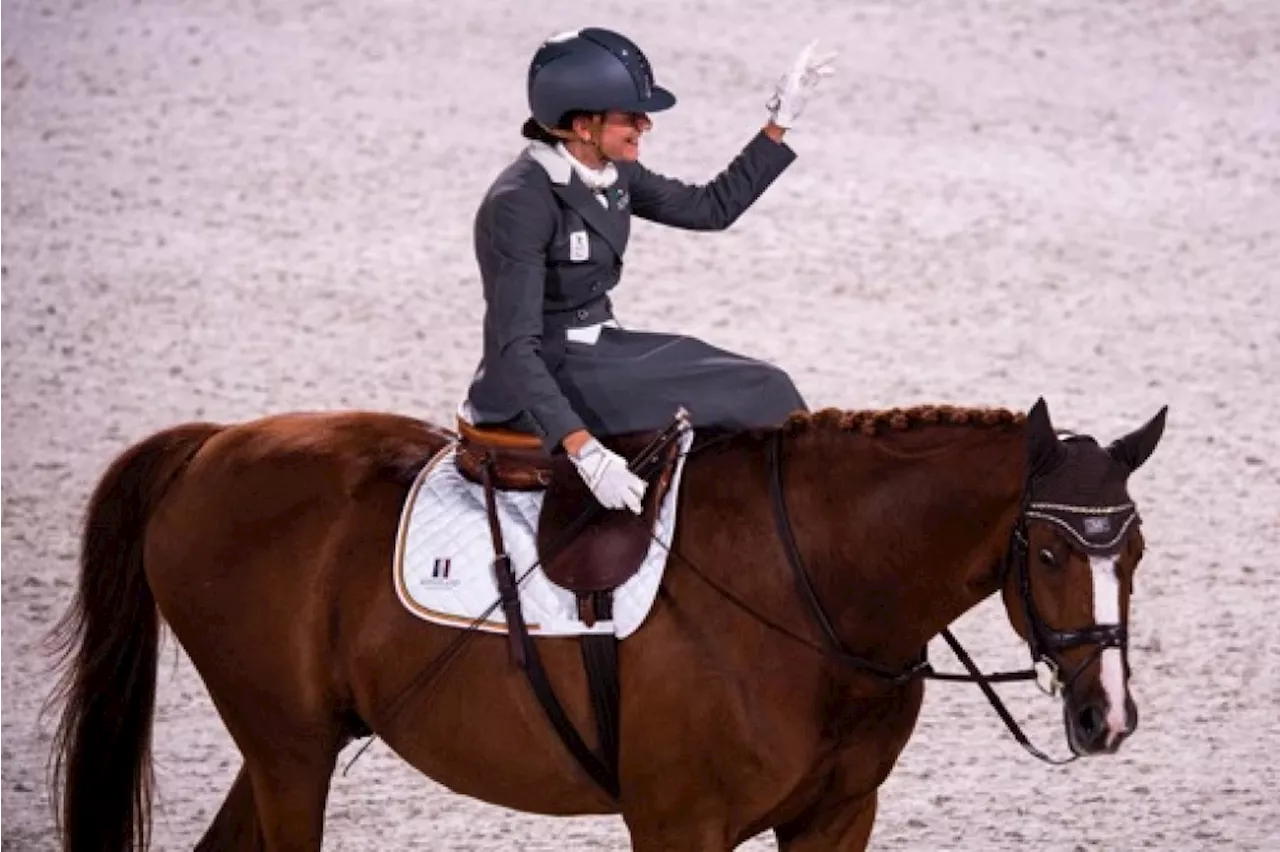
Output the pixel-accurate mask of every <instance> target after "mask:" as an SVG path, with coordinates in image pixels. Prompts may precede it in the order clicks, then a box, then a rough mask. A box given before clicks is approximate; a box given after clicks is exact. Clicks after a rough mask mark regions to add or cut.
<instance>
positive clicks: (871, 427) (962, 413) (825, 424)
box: [782, 405, 1026, 435]
mask: <svg viewBox="0 0 1280 852" xmlns="http://www.w3.org/2000/svg"><path fill="white" fill-rule="evenodd" d="M1025 420H1026V415H1025V414H1023V413H1022V412H1013V411H1008V410H1006V409H1003V408H957V407H955V406H951V405H919V406H915V407H913V408H890V409H886V410H883V411H843V410H841V409H838V408H824V409H822V410H821V411H814V412H805V411H798V412H796V413H795V414H792V415H791V416H790V417H789V418H787V421H786V422H785V423H784V424H782V428H783V431H786V432H792V433H794V432H804V431H807V430H809V429H827V430H835V431H841V432H861V433H862V434H864V435H877V434H883V433H885V432H905V431H907V430H908V429H914V428H917V427H920V426H935V425H953V426H1010V425H1016V424H1019V423H1022V422H1023V421H1025Z"/></svg>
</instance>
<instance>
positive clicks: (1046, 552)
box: [1040, 547, 1058, 568]
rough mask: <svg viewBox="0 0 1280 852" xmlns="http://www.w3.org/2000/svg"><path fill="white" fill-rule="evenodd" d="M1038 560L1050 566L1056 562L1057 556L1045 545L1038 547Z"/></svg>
mask: <svg viewBox="0 0 1280 852" xmlns="http://www.w3.org/2000/svg"><path fill="white" fill-rule="evenodd" d="M1040 561H1041V562H1043V563H1044V564H1045V565H1048V566H1049V567H1050V568H1052V567H1053V566H1055V565H1057V564H1058V557H1056V556H1054V555H1053V551H1052V550H1050V549H1049V548H1047V547H1042V548H1040Z"/></svg>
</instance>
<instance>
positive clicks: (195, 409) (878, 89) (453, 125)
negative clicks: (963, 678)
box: [3, 0, 1280, 852]
mask: <svg viewBox="0 0 1280 852" xmlns="http://www.w3.org/2000/svg"><path fill="white" fill-rule="evenodd" d="M3 9H4V14H3V43H4V66H3V118H4V127H3V131H4V132H3V176H4V183H3V240H4V253H3V429H4V432H3V438H4V442H3V502H4V513H3V556H4V564H3V847H4V849H6V850H9V849H13V850H20V849H21V850H49V849H53V848H54V846H55V840H54V836H53V829H52V818H51V814H50V805H49V801H48V791H47V787H46V784H45V774H44V767H45V761H46V759H47V756H48V748H49V742H50V733H51V730H52V724H53V720H52V719H43V720H41V719H40V718H39V716H38V711H39V708H40V705H41V702H42V701H43V700H44V698H45V696H46V695H47V692H48V688H49V684H50V678H49V675H48V673H47V665H48V663H47V659H46V658H45V657H43V656H42V653H41V644H40V643H41V641H42V639H43V637H44V635H45V634H46V632H47V631H48V629H49V627H50V626H51V625H52V623H53V622H54V620H55V619H56V618H57V617H58V616H59V615H60V614H61V612H62V611H63V609H64V607H65V606H66V604H67V602H68V600H69V598H70V595H71V592H72V583H73V580H74V577H75V574H76V564H75V559H76V554H77V541H78V535H79V523H80V520H81V513H82V512H83V509H84V505H85V502H86V500H87V497H88V494H89V492H90V490H91V488H92V486H93V484H94V483H95V482H96V480H97V477H99V476H100V475H101V473H102V472H103V470H104V469H105V467H106V465H107V464H108V463H109V462H110V460H111V459H112V458H113V457H114V456H115V455H117V454H118V453H120V452H121V451H122V450H123V449H124V448H125V447H126V446H127V445H128V444H130V443H132V442H133V441H135V440H137V439H140V438H142V437H143V436H145V435H147V434H149V433H150V432H152V431H155V430H157V429H160V428H163V427H165V426H168V425H171V424H174V423H177V422H181V421H186V420H193V419H204V418H211V419H217V420H228V421H230V420H239V419H247V418H253V417H256V416H259V415H262V414H266V413H272V412H278V411H285V410H294V409H342V408H373V409H380V410H388V411H397V412H400V413H407V414H412V415H417V416H422V417H426V418H428V419H433V420H437V421H441V422H447V420H448V418H449V415H450V413H451V411H452V409H453V407H454V405H455V404H456V402H457V400H458V399H459V397H460V395H461V394H462V392H463V389H464V388H465V385H466V382H467V380H468V378H469V376H470V373H471V370H472V369H473V367H474V364H475V359H476V358H477V356H478V354H479V337H478V328H479V321H480V315H481V301H480V293H479V286H478V283H477V280H476V275H475V271H474V261H473V258H472V254H471V246H470V227H471V217H472V215H473V213H474V210H475V206H476V204H477V203H478V201H479V199H480V196H481V194H482V192H483V191H484V189H485V187H486V186H487V184H488V182H489V181H490V180H491V179H492V177H493V176H494V174H495V173H496V172H497V170H498V169H500V168H501V167H502V166H503V165H504V164H505V163H506V162H507V161H508V160H509V159H510V158H511V157H513V156H514V155H515V154H516V153H517V151H518V150H519V148H520V145H521V143H520V140H519V138H518V136H517V131H518V127H519V124H520V122H521V120H522V119H523V117H524V114H525V107H524V104H523V98H524V73H525V68H526V64H527V62H528V58H529V56H530V55H531V52H532V50H533V49H534V48H535V47H536V45H537V43H538V42H539V40H540V39H541V38H542V37H544V36H546V35H548V34H550V33H552V32H555V31H557V30H561V29H567V28H570V27H573V26H581V25H586V24H599V25H604V26H611V27H614V28H616V29H619V30H622V31H624V32H626V33H628V34H630V35H631V36H632V37H633V38H635V39H636V40H637V41H639V42H640V43H641V44H642V45H643V46H644V47H645V49H646V51H647V52H648V53H649V56H650V59H651V60H652V62H653V64H654V66H655V69H656V71H657V74H658V78H659V81H660V82H661V83H662V84H664V85H666V86H668V87H670V88H672V89H673V90H675V91H676V92H677V93H678V94H679V96H680V98H681V101H680V104H679V106H678V108H677V109H675V110H673V111H671V112H669V113H666V114H663V115H661V116H659V117H658V124H657V128H656V129H655V131H654V132H653V134H652V135H651V136H650V137H649V138H648V139H647V140H646V142H645V149H644V158H645V161H646V162H647V164H648V165H649V166H650V167H651V168H655V169H657V170H659V171H663V172H666V173H668V174H672V175H675V176H680V177H684V178H686V179H690V180H703V179H706V178H709V177H710V176H712V175H713V174H715V173H716V172H717V171H718V170H719V169H720V168H721V167H723V166H724V164H726V163H727V162H728V161H729V159H730V158H731V157H732V156H733V155H734V154H735V153H736V152H737V151H738V150H739V148H740V147H741V145H742V144H744V143H745V142H746V141H747V140H748V138H749V137H750V136H751V135H752V133H753V132H754V131H755V130H756V129H757V128H758V127H759V125H760V124H761V122H762V121H763V120H764V112H763V109H762V103H763V101H764V100H765V98H766V96H767V94H768V92H769V90H770V87H771V84H772V81H773V80H774V79H775V77H776V76H777V75H778V74H779V73H780V72H781V71H782V70H783V69H784V68H785V67H786V66H787V64H788V63H789V61H790V59H791V58H792V56H793V55H794V53H795V52H796V51H797V50H798V49H799V47H800V46H802V45H803V44H804V43H805V41H807V40H808V39H809V38H811V37H813V36H815V35H820V36H823V37H824V38H825V39H827V40H828V41H829V42H831V43H833V44H834V45H835V46H837V47H838V48H839V49H841V50H842V51H843V55H842V57H841V59H840V61H839V68H840V70H839V75H838V76H837V77H835V78H834V79H832V80H830V81H829V85H828V86H827V88H826V89H825V90H824V92H823V93H822V94H821V95H820V97H819V98H818V99H817V100H816V101H815V102H814V103H813V104H812V105H811V107H810V109H809V111H808V113H807V114H806V115H805V119H804V121H803V123H802V125H801V127H800V128H799V129H797V131H796V132H795V133H793V134H792V137H791V141H792V142H793V144H794V147H795V148H796V150H797V151H798V152H799V153H800V159H799V160H798V161H797V162H796V163H795V165H794V166H793V167H792V168H791V169H790V170H789V171H788V172H787V173H786V174H785V175H784V176H783V178H782V179H781V180H780V181H779V182H778V184H776V185H775V186H774V187H773V188H772V189H771V190H770V191H769V192H768V193H767V195H766V196H765V197H764V198H763V199H762V200H761V201H760V202H759V203H758V205H757V206H756V207H755V208H753V209H752V210H751V211H750V212H749V213H748V214H747V215H746V216H745V217H744V218H743V219H742V220H741V221H740V222H739V223H738V225H737V226H736V227H735V228H734V229H732V230H730V231H729V232H727V233H723V234H685V233H681V232H677V231H674V230H670V229H663V228H659V227H657V226H652V225H648V224H643V223H637V225H636V226H635V228H634V230H633V241H632V245H631V250H630V252H629V254H628V270H627V275H626V280H625V282H624V285H623V286H622V287H621V288H620V290H618V291H617V292H616V296H617V299H616V302H617V307H618V310H619V313H620V315H621V316H622V318H623V319H624V321H625V322H627V323H628V324H630V325H632V326H636V327H649V328H661V329H678V330H682V331H685V332H687V333H690V334H696V335H699V336H702V337H704V338H706V339H708V340H710V341H712V342H714V343H717V344H720V345H723V346H727V347H730V348H736V349H739V350H743V351H747V352H750V353H752V354H754V355H757V356H760V357H764V358H767V359H770V360H773V361H775V362H777V363H779V364H781V365H783V366H784V367H786V368H787V369H788V370H789V371H790V372H791V373H792V374H793V375H794V377H795V378H796V381H797V383H798V384H799V386H800V387H801V390H802V391H803V392H804V393H805V395H806V396H807V398H808V399H809V401H810V404H811V405H814V406H826V405H834V406H840V407H848V408H880V407H888V406H894V405H908V404H914V403H934V402H952V403H959V404H982V405H1001V406H1007V407H1010V408H1017V409H1026V408H1027V407H1029V406H1030V405H1031V404H1032V403H1033V402H1034V401H1035V399H1036V398H1037V397H1038V396H1041V395H1043V396H1044V397H1046V398H1047V400H1048V401H1049V404H1050V407H1051V410H1052V411H1053V413H1054V415H1055V420H1056V422H1057V423H1058V425H1060V426H1065V427H1071V428H1076V429H1079V430H1081V431H1085V432H1089V433H1092V434H1095V435H1097V436H1099V437H1100V438H1102V439H1104V440H1110V439H1112V438H1114V437H1117V436H1118V435H1120V434H1121V433H1123V432H1126V431H1128V430H1130V429H1132V428H1134V427H1136V426H1138V425H1139V424H1140V423H1142V422H1143V421H1145V420H1146V419H1147V418H1148V417H1150V416H1151V415H1153V414H1154V413H1155V412H1156V411H1157V410H1158V409H1159V407H1160V406H1161V405H1164V404H1168V405H1169V406H1170V416H1169V427H1168V431H1167V432H1166V435H1165V438H1164V441H1163V443H1162V445H1161V446H1160V448H1159V450H1158V451H1157V453H1156V455H1155V456H1154V458H1153V459H1152V461H1151V462H1150V463H1149V464H1148V466H1147V467H1146V468H1144V469H1143V470H1142V471H1141V473H1140V474H1139V475H1137V476H1136V477H1135V478H1134V481H1133V483H1132V490H1133V492H1134V494H1135V496H1136V497H1137V499H1138V501H1139V506H1140V508H1141V509H1142V510H1143V512H1144V520H1145V530H1146V536H1147V540H1148V543H1149V552H1148V557H1147V559H1146V561H1145V562H1144V564H1143V568H1142V571H1141V572H1140V576H1139V582H1138V588H1137V593H1136V597H1135V600H1134V605H1133V626H1132V635H1133V640H1132V641H1133V663H1134V691H1135V695H1136V697H1137V699H1138V701H1139V704H1140V708H1141V711H1142V714H1143V715H1142V727H1141V729H1140V730H1139V732H1138V733H1137V735H1136V736H1135V737H1134V738H1133V739H1132V740H1131V741H1130V743H1129V744H1128V745H1127V746H1126V747H1125V749H1124V750H1123V752H1122V753H1121V754H1119V755H1117V756H1115V757H1111V758H1107V759H1098V760H1093V761H1086V762H1080V763H1077V764H1075V765H1072V766H1070V767H1068V768H1065V769H1052V768H1046V767H1043V766H1040V765H1038V764H1037V763H1035V762H1034V761H1032V760H1031V759H1030V758H1029V757H1026V756H1025V755H1024V754H1023V753H1022V751H1021V750H1020V749H1019V747H1018V746H1017V745H1016V744H1015V743H1014V742H1013V741H1012V740H1011V739H1010V738H1009V736H1008V735H1007V734H1006V733H1005V732H1004V730H1003V728H1002V727H1001V726H1000V724H999V722H998V720H997V719H996V718H995V716H994V715H993V714H992V713H991V712H990V711H989V710H988V709H987V707H986V704H985V702H984V701H983V699H982V698H981V696H980V694H979V693H978V692H977V690H976V689H973V688H971V687H964V686H948V685H939V686H934V687H931V688H930V690H929V695H928V698H927V700H926V704H925V710H924V714H923V717H922V719H921V721H920V724H919V727H918V729H917V732H916V735H915V738H914V739H913V741H912V742H911V744H910V745H909V746H908V748H907V750H906V752H905V753H904V754H903V756H902V759H901V761H900V763H899V766H898V768H897V770H896V772H895V773H894V774H893V776H892V777H891V778H890V780H889V782H888V783H887V784H886V785H885V787H884V788H883V791H882V798H881V812H880V817H879V821H878V825H877V829H876V833H875V835H874V837H873V848H876V849H913V850H914V849H956V850H988V849H1022V848H1035V849H1038V850H1043V852H1053V850H1077V849H1108V850H1110V849H1137V848H1143V849H1268V848H1270V849H1275V848H1280V828H1277V822H1278V821H1277V817H1280V805H1277V801H1278V799H1277V797H1276V793H1275V790H1276V789H1277V784H1278V782H1280V771H1278V770H1277V768H1276V765H1277V764H1276V754H1277V751H1278V749H1280V721H1278V720H1277V706H1278V699H1280V626H1278V622H1277V618H1276V610H1277V604H1278V603H1280V595H1278V590H1280V583H1278V582H1277V579H1276V578H1277V571H1278V570H1280V566H1277V564H1276V559H1275V554H1276V552H1277V550H1278V548H1280V466H1278V462H1277V459H1278V458H1280V437H1277V428H1276V414H1277V407H1278V406H1277V402H1276V398H1277V393H1278V392H1280V381H1277V378H1278V376H1277V372H1278V368H1277V363H1280V296H1278V295H1277V285H1278V283H1280V281H1278V278H1280V275H1278V274H1277V271H1276V270H1277V266H1280V231H1278V229H1280V226H1278V225H1277V223H1280V4H1276V3H1275V2H1274V0H1245V1H1244V2H1230V3H1217V2H1173V0H1170V1H1169V2H1158V1H1157V0H1136V2H1129V3H1123V4H1121V3H1107V2H1101V0H1098V2H1068V0H1063V2H1055V3H1035V4H1032V3H1021V2H1005V3H1001V2H944V0H921V2H880V3H872V2H833V0H828V2H823V0H794V1H793V2H789V3H786V4H774V3H768V2H763V0H743V2H738V3H734V4H732V5H730V4H727V3H724V4H721V3H713V2H709V0H702V2H695V0H650V2H647V3H642V4H634V3H622V2H616V0H602V2H597V3H595V4H593V5H592V6H591V7H590V9H589V12H588V11H584V10H581V9H579V10H578V11H577V12H575V11H573V10H572V9H570V8H569V6H568V5H566V4H559V3H532V2H515V0H510V2H501V3H499V2H494V3H477V4H473V8H470V9H468V8H465V7H464V6H463V5H462V4H456V3H451V4H445V3H432V2H421V3H409V2H364V3H336V2H302V0H276V2H269V3H268V2H228V3H222V2H191V0H170V1H169V2H128V3H126V2H112V1H111V0H99V1H98V2H93V3H89V2H65V0H27V2H8V0H5V2H4V7H3ZM958 632H959V633H960V634H961V636H962V638H963V639H965V640H966V642H967V643H968V644H969V645H970V647H971V650H972V651H973V652H974V653H975V654H976V655H977V656H978V657H979V658H980V660H981V661H982V662H983V663H984V664H986V665H989V666H991V667H993V668H994V667H1000V666H1011V665H1017V664H1019V663H1021V662H1022V660H1023V653H1024V652H1023V649H1022V646H1021V645H1020V643H1019V642H1018V641H1017V640H1016V637H1014V635H1013V633H1012V631H1011V630H1010V629H1009V627H1008V626H1007V623H1006V621H1005V618H1004V614H1003V612H1002V610H1001V609H1000V608H998V607H997V606H995V605H994V604H986V605H983V606H982V607H979V608H978V609H977V610H976V611H975V612H973V613H971V614H970V615H969V616H967V617H966V618H965V619H963V620H962V621H961V623H960V624H959V625H958ZM168 647H169V648H170V649H171V650H170V651H169V652H168V653H166V655H165V657H164V662H163V664H162V666H161V680H160V687H159V690H160V693H159V707H158V714H157V724H156V732H155V743H156V759H157V770H158V779H159V798H158V800H157V807H156V844H155V846H156V848H158V849H165V850H168V849H183V848H190V847H191V845H192V844H193V843H194V842H195V840H196V839H198V837H199V836H200V834H201V833H202V832H203V830H204V828H205V827H206V825H207V823H208V821H209V819H210V818H211V816H212V814H213V812H214V811H215V810H216V809H217V807H218V806H219V804H220V803H221V800H222V796H223V795H224V793H225V791H226V789H227V787H228V785H229V784H230V781H231V778H232V777H233V775H234V773H235V771H236V769H237V767H238V765H239V756H238V754H237V753H236V751H235V749H234V747H233V745H232V743H231V741H230V739H229V737H228V736H227V734H226V733H225V731H224V729H223V728H222V726H221V724H220V722H219V720H218V718H217V716H216V714H215V713H214V711H213V709H212V706H211V705H210V703H209V700H208V697H207V695H206V694H205V692H204V689H203V686H202V685H201V683H200V681H199V679H198V678H197V676H196V675H195V673H194V671H193V670H192V669H191V667H190V665H189V664H188V663H187V661H186V660H185V658H184V657H183V656H182V655H181V653H180V652H178V651H174V650H172V649H173V647H174V646H173V645H172V644H171V645H169V646H168ZM936 654H937V656H938V657H939V658H940V659H946V654H945V650H944V649H938V651H937V652H936ZM1004 693H1005V695H1006V696H1007V697H1008V698H1009V699H1010V701H1011V703H1012V706H1013V708H1014V710H1015V712H1016V713H1017V714H1018V715H1019V716H1020V717H1021V718H1023V719H1025V720H1026V721H1027V723H1028V725H1029V728H1030V730H1031V732H1032V733H1033V735H1034V736H1035V737H1036V738H1037V739H1038V740H1039V741H1040V742H1042V743H1044V744H1046V745H1047V746H1048V747H1049V748H1050V750H1052V751H1054V752H1055V753H1062V752H1064V751H1065V742H1064V741H1063V738H1062V731H1061V724H1060V721H1059V715H1058V714H1059V711H1058V708H1057V706H1056V705H1055V704H1054V703H1053V702H1052V701H1050V700H1048V699H1045V698H1042V697H1041V696H1040V695H1039V693H1037V692H1035V690H1034V689H1033V688H1031V687H1029V686H1024V687H1008V688H1006V689H1005V690H1004ZM348 754H349V753H348ZM344 759H345V757H344ZM626 846H627V841H626V835H625V833H624V831H623V829H622V825H621V822H620V821H619V820H617V819H595V818H593V819H574V820H555V819H546V818H539V817H533V816H528V815H524V814H517V813H511V812H507V811H504V810H500V809H497V808H494V807H491V806H488V805H484V804H481V803H478V802H475V801H472V800H468V799H464V798H462V797H459V796H455V795H453V794H451V793H449V792H448V791H447V790H444V789H443V788H441V787H439V786H437V785H435V784H433V783H432V782H430V781H429V780H427V779H426V778H424V777H422V776H420V775H418V774H416V773H415V772H414V771H412V770H411V769H409V768H408V767H407V766H405V765H404V764H402V763H401V762H400V761H399V760H398V759H397V758H395V757H394V756H393V755H392V754H391V753H390V752H389V750H387V749H386V748H385V746H382V745H381V744H377V745H375V746H374V747H373V748H372V749H371V750H370V752H369V753H368V754H367V755H365V757H364V758H362V759H361V760H360V762H358V763H356V764H355V766H354V767H353V768H352V770H351V772H350V774H349V775H347V776H339V777H338V778H337V779H336V780H335V783H334V788H333V792H332V795H331V798H330V807H329V811H328V824H327V838H326V849H332V850H364V849H382V848H407V849H453V850H487V849H510V848H522V849H530V850H560V849H597V848H603V849H624V848H626ZM748 846H749V847H750V848H756V849H769V848H773V841H772V839H771V838H760V839H757V840H754V841H752V842H751V843H750V844H748Z"/></svg>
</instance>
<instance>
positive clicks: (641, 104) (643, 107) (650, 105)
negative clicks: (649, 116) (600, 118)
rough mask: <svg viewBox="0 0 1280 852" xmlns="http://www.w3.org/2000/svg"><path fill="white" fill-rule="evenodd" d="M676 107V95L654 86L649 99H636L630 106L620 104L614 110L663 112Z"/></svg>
mask: <svg viewBox="0 0 1280 852" xmlns="http://www.w3.org/2000/svg"><path fill="white" fill-rule="evenodd" d="M675 105H676V96H675V95H673V94H671V92H670V91H668V90H667V89H664V88H662V87H661V86H654V87H653V89H652V90H651V91H650V92H649V97H648V98H646V99H644V100H640V99H636V100H635V101H633V102H631V103H629V104H618V105H616V106H614V107H612V108H613V109H616V110H618V111H619V112H662V111H663V110H664V109H671V108H672V107H673V106H675Z"/></svg>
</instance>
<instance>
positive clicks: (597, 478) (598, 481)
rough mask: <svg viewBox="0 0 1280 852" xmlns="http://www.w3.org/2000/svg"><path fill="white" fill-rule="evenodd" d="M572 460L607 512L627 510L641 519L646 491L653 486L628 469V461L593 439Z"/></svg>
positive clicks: (571, 456) (573, 455)
mask: <svg viewBox="0 0 1280 852" xmlns="http://www.w3.org/2000/svg"><path fill="white" fill-rule="evenodd" d="M569 460H570V461H572V462H573V466H574V467H576V468H577V469H578V474H579V475H580V476H581V477H582V480H583V482H585V483H587V487H588V488H590V489H591V493H592V494H594V495H595V497H596V499H597V500H599V501H600V505H601V506H604V507H605V508H606V509H621V508H623V507H624V506H625V507H626V508H628V509H630V510H631V511H632V512H634V513H636V514H637V515H638V514H640V510H641V509H642V508H643V505H642V503H641V501H642V500H643V499H644V492H645V489H647V488H648V487H649V483H647V482H645V481H644V480H643V479H641V478H640V477H638V476H636V475H635V474H634V473H632V472H631V471H630V470H628V469H627V460H626V459H624V458H623V457H622V456H620V455H618V454H617V453H615V452H614V451H613V450H610V449H609V448H608V447H606V446H604V445H603V444H601V443H600V442H599V441H597V440H596V439H595V438H590V439H588V440H587V442H586V443H585V444H583V445H582V447H581V448H580V449H579V450H578V452H577V453H576V454H574V453H570V454H569Z"/></svg>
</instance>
